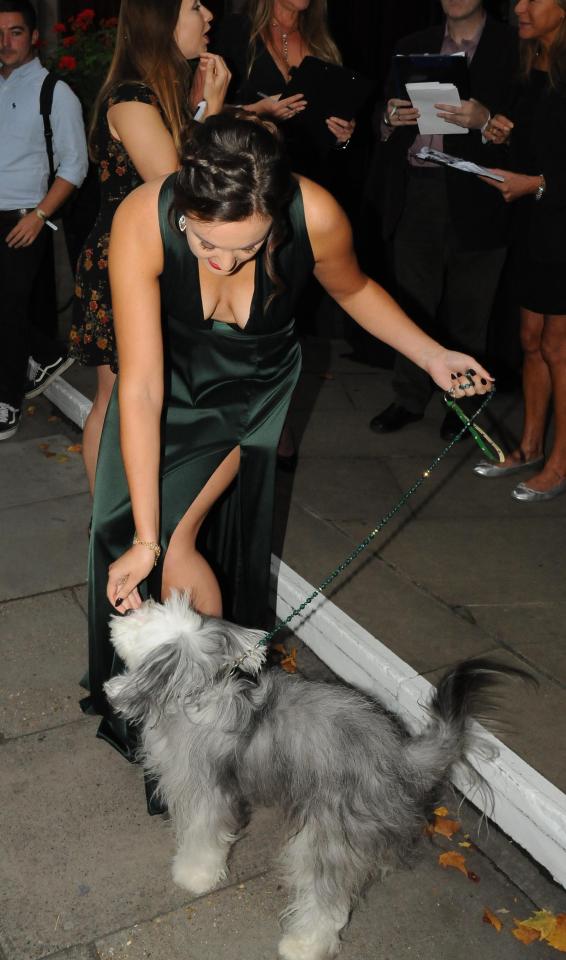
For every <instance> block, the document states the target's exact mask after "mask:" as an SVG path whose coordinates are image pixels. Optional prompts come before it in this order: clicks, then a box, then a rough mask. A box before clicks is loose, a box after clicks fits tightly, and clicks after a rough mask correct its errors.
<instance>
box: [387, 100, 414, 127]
mask: <svg viewBox="0 0 566 960" xmlns="http://www.w3.org/2000/svg"><path fill="white" fill-rule="evenodd" d="M419 117H420V111H419V110H417V108H416V107H414V106H413V104H412V103H411V101H410V100H399V99H398V98H397V97H393V98H392V99H391V100H388V101H387V105H386V107H385V122H386V123H387V124H388V125H389V126H390V127H408V126H414V125H415V124H416V122H417V120H418V119H419Z"/></svg>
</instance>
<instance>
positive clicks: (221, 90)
mask: <svg viewBox="0 0 566 960" xmlns="http://www.w3.org/2000/svg"><path fill="white" fill-rule="evenodd" d="M231 78H232V74H231V73H230V71H229V69H228V67H227V66H226V63H225V61H224V60H223V59H222V57H220V56H218V54H216V53H203V54H202V56H201V57H200V60H199V65H198V67H197V69H196V72H195V76H194V79H193V83H192V86H191V96H190V102H191V108H192V109H193V110H196V108H197V106H198V104H199V103H200V101H201V100H206V114H205V116H207V117H210V116H212V115H213V114H215V113H220V111H221V110H222V107H223V106H224V100H225V98H226V91H227V90H228V86H229V84H230V80H231Z"/></svg>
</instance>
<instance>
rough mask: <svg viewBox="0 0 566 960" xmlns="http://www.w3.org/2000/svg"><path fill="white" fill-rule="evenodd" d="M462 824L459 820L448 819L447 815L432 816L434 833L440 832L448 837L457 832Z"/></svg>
mask: <svg viewBox="0 0 566 960" xmlns="http://www.w3.org/2000/svg"><path fill="white" fill-rule="evenodd" d="M461 826H462V824H461V823H460V821H459V820H449V819H448V817H439V816H436V817H435V818H434V823H433V825H432V829H433V831H434V833H440V834H441V836H443V837H448V838H449V839H450V838H451V837H453V836H454V834H455V833H458V830H460V828H461Z"/></svg>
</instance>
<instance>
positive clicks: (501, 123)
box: [483, 113, 515, 144]
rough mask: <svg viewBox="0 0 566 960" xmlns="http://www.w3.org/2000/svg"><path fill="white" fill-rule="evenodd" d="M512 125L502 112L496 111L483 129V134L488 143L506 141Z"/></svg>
mask: <svg viewBox="0 0 566 960" xmlns="http://www.w3.org/2000/svg"><path fill="white" fill-rule="evenodd" d="M514 126H515V124H514V123H513V121H512V120H509V119H508V118H507V117H504V116H503V114H502V113H496V115H495V116H494V117H492V118H491V120H490V121H489V123H488V125H487V127H486V128H485V130H484V131H483V136H484V138H485V139H486V140H489V142H490V143H498V144H499V143H506V142H507V140H508V139H509V137H510V135H511V131H512V129H513V127H514Z"/></svg>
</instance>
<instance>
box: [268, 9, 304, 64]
mask: <svg viewBox="0 0 566 960" xmlns="http://www.w3.org/2000/svg"><path fill="white" fill-rule="evenodd" d="M271 25H272V26H273V27H275V29H276V30H277V31H278V33H279V36H280V37H281V56H282V57H283V60H284V61H285V63H286V65H287V66H289V37H290V36H291V34H292V33H296V32H297V30H298V29H299V28H298V27H293V29H292V30H284V29H283V27H282V26H281V24H280V23H278V22H277V20H272V21H271Z"/></svg>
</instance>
